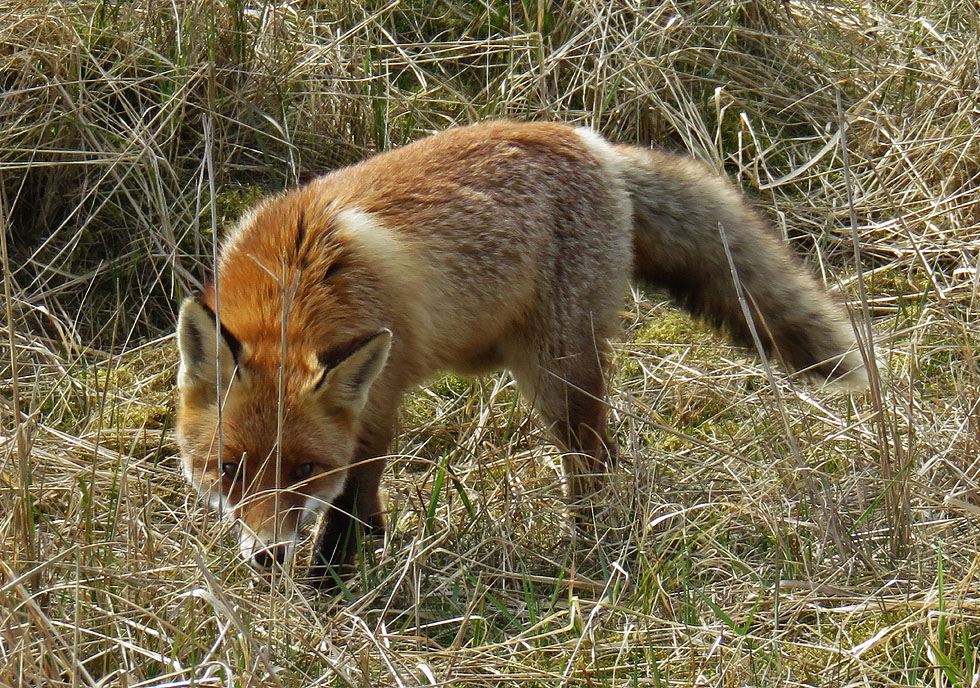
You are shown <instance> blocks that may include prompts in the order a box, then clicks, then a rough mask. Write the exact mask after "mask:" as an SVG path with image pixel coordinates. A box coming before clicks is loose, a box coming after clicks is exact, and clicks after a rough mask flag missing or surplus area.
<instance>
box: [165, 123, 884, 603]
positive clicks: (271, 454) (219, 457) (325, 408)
mask: <svg viewBox="0 0 980 688" xmlns="http://www.w3.org/2000/svg"><path fill="white" fill-rule="evenodd" d="M631 279H632V280H633V281H635V282H637V283H639V284H640V285H643V286H648V287H651V288H656V289H661V290H664V291H666V292H667V293H668V294H669V295H670V296H671V297H672V298H673V300H674V301H675V302H676V303H677V304H678V305H679V306H680V307H681V308H682V309H684V310H686V311H687V312H689V313H691V314H692V315H693V316H695V317H698V318H702V319H704V320H706V321H707V322H709V323H711V324H712V325H714V326H715V327H716V328H717V329H718V330H719V331H721V332H723V333H727V335H728V336H729V337H730V338H731V339H732V341H734V342H735V343H738V344H742V345H746V346H748V347H751V348H755V347H761V350H762V353H763V354H765V355H767V356H772V357H773V358H774V359H775V360H778V361H780V362H781V363H782V365H783V366H784V367H785V368H786V369H787V370H788V371H790V372H792V373H799V374H801V375H802V376H805V377H808V378H812V379H814V380H818V381H823V382H827V383H831V384H834V385H836V386H838V387H841V388H844V389H855V390H857V389H861V388H864V387H865V386H866V385H867V384H868V376H867V369H866V366H865V361H864V359H863V356H862V354H861V352H860V349H859V347H858V346H857V342H856V338H855V335H854V332H853V330H852V328H851V326H850V321H849V319H848V318H847V315H846V311H845V310H844V308H843V306H842V305H840V304H839V303H838V302H837V301H836V300H835V299H833V298H831V296H830V295H829V294H828V292H827V290H826V289H825V288H824V287H823V286H822V285H820V284H819V283H818V282H817V280H816V279H815V278H814V277H813V276H812V275H811V274H810V272H809V270H808V269H807V268H806V267H805V265H804V264H803V263H802V261H801V260H799V259H798V258H797V257H796V256H795V255H794V254H793V253H792V252H791V251H790V249H789V247H788V246H787V244H786V243H785V242H784V241H783V240H782V238H781V237H780V236H778V234H777V233H776V232H775V231H773V229H772V228H771V227H769V226H768V225H767V224H766V223H765V221H764V220H763V219H762V217H761V215H760V214H759V213H758V212H757V211H756V210H754V209H753V208H752V207H751V205H750V203H749V201H748V200H747V199H746V198H745V197H744V196H743V194H742V193H741V192H740V191H738V190H736V188H735V187H734V186H733V185H732V184H731V183H730V182H728V181H727V180H726V179H725V178H724V177H722V176H719V175H717V174H715V173H714V172H713V171H712V170H711V169H710V168H708V167H707V166H706V165H705V164H703V163H700V162H698V161H696V160H695V159H693V158H691V157H687V156H684V155H680V154H675V153H670V152H666V151H663V150H660V149H655V148H646V147H642V146H635V145H629V144H618V143H612V142H610V141H608V140H606V139H605V138H603V137H602V136H601V135H600V134H598V133H596V132H595V131H594V130H592V129H590V128H586V127H576V126H571V125H566V124H560V123H545V122H523V123H521V122H515V121H508V120H497V121H488V122H483V123H479V124H475V125H470V126H465V127H457V128H451V129H448V130H445V131H443V132H440V133H436V134H433V135H431V136H428V137H426V138H422V139H420V140H418V141H416V142H414V143H410V144H408V145H405V146H403V147H400V148H395V149H393V150H389V151H387V152H383V153H380V154H376V155H374V156H372V157H368V158H367V159H365V160H363V161H361V162H359V163H357V164H354V165H352V166H348V167H344V168H340V169H337V170H334V171H332V172H329V173H328V174H325V175H323V176H320V177H317V178H315V179H313V180H312V181H310V182H308V183H307V184H305V185H303V186H300V187H297V188H293V189H291V190H288V191H286V192H284V193H281V194H279V195H274V196H272V197H270V198H268V199H266V200H264V201H262V202H260V203H259V204H258V205H257V206H256V207H254V208H253V209H251V210H250V211H249V212H247V213H246V214H245V215H244V217H242V218H241V219H240V221H239V222H238V223H237V225H236V226H235V227H234V229H232V230H231V231H230V233H229V234H228V236H227V237H226V238H225V239H224V240H223V243H222V245H221V248H220V250H219V252H218V256H217V259H216V265H215V267H214V273H213V277H212V279H211V281H210V282H209V283H208V285H207V286H206V287H205V288H204V289H203V291H201V292H200V293H199V294H197V295H195V296H191V297H188V298H187V299H185V300H184V301H183V303H182V304H181V307H180V312H179V316H178V323H177V343H178V350H179V358H180V360H179V366H178V375H177V422H176V434H177V441H178V445H179V450H180V455H181V461H182V465H183V469H184V473H185V474H186V476H187V478H188V479H189V481H190V483H191V484H192V485H193V486H194V487H195V488H196V489H197V491H198V492H199V493H200V494H201V495H202V496H203V497H204V498H205V499H207V500H208V501H209V502H210V504H211V505H212V506H214V507H215V508H217V509H218V510H219V511H220V512H221V513H222V514H224V515H225V516H227V517H228V518H230V519H231V520H232V521H234V522H235V523H237V524H238V533H239V535H238V540H239V542H238V547H239V553H240V555H241V557H242V558H243V559H244V560H245V561H246V562H248V563H249V564H250V565H251V566H252V567H253V568H254V569H255V570H256V571H258V572H260V573H262V574H266V575H271V573H272V572H273V571H274V570H276V569H277V568H278V569H279V570H282V569H283V568H284V567H286V566H287V565H288V563H289V562H291V561H292V557H293V556H294V554H293V553H294V547H295V545H296V544H297V542H298V541H299V539H300V537H301V532H302V531H303V529H304V528H305V525H306V524H308V523H309V522H310V521H312V520H317V522H318V528H317V531H316V533H315V536H314V537H315V539H314V552H313V557H312V560H311V563H310V565H309V568H308V580H310V581H311V582H313V583H314V584H319V583H318V582H319V581H324V580H327V579H328V578H329V577H330V576H331V575H332V574H331V572H334V573H336V572H337V571H344V570H345V567H350V566H351V565H352V563H353V562H354V561H355V559H356V553H357V552H356V550H357V549H358V547H359V544H358V543H359V542H360V540H361V538H363V537H369V536H373V537H380V536H382V535H383V533H384V527H385V519H384V510H383V505H382V498H381V493H380V489H381V477H382V473H383V470H384V466H385V458H386V456H387V455H388V453H389V444H390V443H391V442H392V440H393V437H394V434H395V428H396V422H397V416H398V409H399V403H400V400H401V399H402V397H403V396H404V395H405V394H406V392H408V391H409V390H411V389H412V388H414V387H416V386H418V385H419V384H423V383H425V382H426V381H427V380H429V379H431V378H432V377H433V376H434V375H435V374H437V373H439V372H440V371H451V372H454V373H457V374H461V375H479V374H482V373H486V372H489V371H494V370H499V369H506V370H508V371H509V372H510V374H511V375H512V376H513V378H514V380H515V381H516V384H517V387H518V389H519V390H520V392H521V394H522V395H523V396H524V397H525V398H526V399H527V400H528V402H529V404H530V406H531V408H532V409H533V411H534V413H535V414H536V415H537V416H539V417H540V419H541V420H542V421H543V423H544V425H545V426H546V427H547V429H548V430H549V431H550V437H551V438H553V440H554V442H555V444H556V445H557V446H558V448H559V449H560V450H561V452H562V454H561V456H562V459H561V460H562V467H563V471H564V475H565V482H564V485H565V487H564V489H565V491H566V493H567V494H566V495H565V497H566V499H567V500H568V504H570V505H576V504H588V503H590V500H592V499H595V498H596V496H597V495H598V494H600V491H601V489H602V487H603V484H604V482H605V479H606V477H607V475H608V474H609V472H610V471H612V470H613V468H614V465H615V462H616V458H617V455H618V450H617V447H616V444H615V442H614V441H613V439H612V438H611V437H610V433H609V430H608V428H607V419H606V414H607V409H608V402H607V398H608V394H607V388H606V384H607V383H606V380H607V372H608V368H609V366H610V352H611V344H610V341H611V340H612V339H613V338H614V337H615V336H616V335H617V333H618V332H619V330H620V328H621V323H620V319H619V315H618V313H619V310H620V309H621V308H622V306H623V303H624V299H625V297H626V295H627V293H628V285H629V282H630V280H631ZM739 285H740V287H741V292H740V291H739V288H738V287H739Z"/></svg>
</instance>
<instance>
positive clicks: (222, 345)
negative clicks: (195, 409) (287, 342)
mask: <svg viewBox="0 0 980 688" xmlns="http://www.w3.org/2000/svg"><path fill="white" fill-rule="evenodd" d="M219 330H220V333H219ZM177 348H178V349H179V350H180V369H179V370H178V372H177V389H178V390H179V391H180V393H181V394H184V395H186V394H191V393H193V392H196V391H200V392H204V393H205V396H204V398H205V399H207V398H211V399H214V398H215V396H214V395H215V394H216V393H217V392H216V389H217V382H218V362H219V356H218V352H219V350H220V363H221V385H222V387H224V386H226V385H227V384H228V383H230V382H231V379H232V377H233V376H234V375H235V368H236V366H237V365H238V356H239V354H240V353H241V350H242V345H241V344H240V343H239V341H238V340H237V339H235V338H234V337H233V336H232V334H231V333H230V332H228V331H227V330H226V329H225V328H224V327H220V328H219V327H218V325H217V320H216V319H215V316H214V311H212V310H211V309H210V308H208V307H207V306H206V305H205V304H204V303H203V302H201V301H200V300H198V299H196V298H193V297H192V298H188V299H185V300H184V303H183V304H181V306H180V315H179V316H178V318H177Z"/></svg>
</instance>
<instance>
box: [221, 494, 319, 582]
mask: <svg viewBox="0 0 980 688" xmlns="http://www.w3.org/2000/svg"><path fill="white" fill-rule="evenodd" d="M276 497H277V495H275V494H265V495H262V496H261V497H255V496H253V497H252V498H251V499H247V500H246V501H245V502H244V503H243V504H241V505H239V508H238V509H237V510H236V511H237V514H236V516H237V521H238V525H239V529H240V530H239V535H238V553H239V555H240V556H241V557H242V559H244V560H245V562H246V563H247V564H248V565H249V566H251V567H252V568H254V569H256V570H257V571H262V572H268V571H272V570H273V569H276V568H278V569H283V570H287V569H289V568H291V565H292V561H293V550H294V548H295V544H296V541H297V540H298V539H299V531H300V528H302V526H303V522H304V521H305V520H306V518H305V517H306V516H307V514H306V511H307V509H305V508H304V507H303V506H298V505H294V504H285V503H283V502H285V501H286V496H285V495H283V494H279V495H278V497H279V499H278V500H277V499H276ZM277 502H278V503H277Z"/></svg>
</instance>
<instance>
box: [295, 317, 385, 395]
mask: <svg viewBox="0 0 980 688" xmlns="http://www.w3.org/2000/svg"><path fill="white" fill-rule="evenodd" d="M391 339H392V334H391V330H387V329H385V330H381V331H380V332H378V333H376V334H373V335H370V336H368V337H366V338H364V339H359V340H356V341H353V342H351V343H349V344H346V345H344V346H340V347H336V348H334V349H330V350H328V351H324V352H322V353H321V354H320V356H319V360H320V363H321V364H322V365H323V374H322V376H321V377H320V379H319V381H318V382H317V383H316V386H315V387H314V388H313V394H315V395H316V396H317V397H318V400H319V401H320V402H321V403H323V405H324V406H325V407H327V408H330V407H332V408H342V409H348V410H350V411H354V412H355V413H357V412H359V411H360V410H361V409H363V408H364V404H366V403H367V397H368V391H369V390H370V389H371V383H373V382H374V381H375V379H376V378H377V377H378V375H380V374H381V371H382V370H383V369H384V367H385V363H386V362H387V361H388V353H389V352H390V351H391Z"/></svg>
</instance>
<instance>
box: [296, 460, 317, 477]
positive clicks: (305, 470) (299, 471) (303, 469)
mask: <svg viewBox="0 0 980 688" xmlns="http://www.w3.org/2000/svg"><path fill="white" fill-rule="evenodd" d="M311 475H313V464H312V463H301V464H300V465H298V466H296V467H295V468H294V469H293V480H305V479H306V478H309V477H310V476H311Z"/></svg>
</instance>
